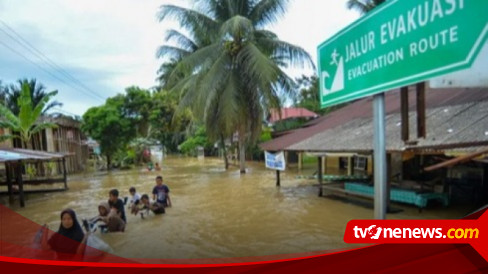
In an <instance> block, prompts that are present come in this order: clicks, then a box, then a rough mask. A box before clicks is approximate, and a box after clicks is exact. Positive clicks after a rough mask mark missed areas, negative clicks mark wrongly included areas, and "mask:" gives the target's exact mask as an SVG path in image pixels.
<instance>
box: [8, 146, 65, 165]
mask: <svg viewBox="0 0 488 274" xmlns="http://www.w3.org/2000/svg"><path fill="white" fill-rule="evenodd" d="M65 156H67V154H60V153H52V152H45V151H37V150H28V149H18V148H11V149H10V148H8V149H5V148H2V149H0V163H4V162H15V161H47V160H53V159H61V158H63V157H65Z"/></svg>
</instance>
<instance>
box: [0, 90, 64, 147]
mask: <svg viewBox="0 0 488 274" xmlns="http://www.w3.org/2000/svg"><path fill="white" fill-rule="evenodd" d="M57 93H58V92H57V91H52V92H50V93H48V94H45V95H44V96H43V97H42V98H40V99H39V100H38V102H33V101H32V97H31V91H30V87H29V85H28V84H27V83H24V84H23V85H22V90H21V93H20V95H19V97H18V100H17V107H18V109H19V113H18V114H17V115H16V114H14V113H13V112H12V111H11V110H10V109H8V108H7V107H5V106H4V105H0V117H4V119H3V120H0V128H8V129H10V130H11V131H12V132H18V133H19V138H20V139H21V140H22V142H23V143H25V144H26V145H27V148H31V144H30V140H31V136H32V135H33V134H36V133H38V132H40V131H42V130H43V129H46V128H53V127H56V125H55V124H52V123H38V122H37V120H38V118H39V117H40V115H41V113H42V110H43V109H44V108H45V106H46V104H47V103H48V102H49V100H50V99H51V98H52V97H54V96H55V95H56V94H57ZM10 138H16V136H14V135H2V138H1V139H10ZM0 141H2V140H0Z"/></svg>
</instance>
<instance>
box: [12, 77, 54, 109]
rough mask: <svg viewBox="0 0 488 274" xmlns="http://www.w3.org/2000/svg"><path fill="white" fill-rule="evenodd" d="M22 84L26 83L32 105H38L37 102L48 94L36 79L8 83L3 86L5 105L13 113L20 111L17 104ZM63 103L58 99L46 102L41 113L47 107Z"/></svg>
mask: <svg viewBox="0 0 488 274" xmlns="http://www.w3.org/2000/svg"><path fill="white" fill-rule="evenodd" d="M24 85H28V87H29V91H30V98H31V100H32V104H33V105H34V106H36V105H38V104H39V102H41V100H42V99H43V98H44V97H45V96H46V95H47V94H48V93H46V87H45V86H44V85H42V84H40V83H38V82H37V81H36V79H31V80H28V79H19V80H17V85H13V84H12V85H10V86H8V87H6V88H5V106H6V107H7V108H8V109H10V110H11V111H12V113H13V114H14V115H18V114H19V113H20V106H19V105H18V104H17V102H18V100H19V97H20V94H21V93H22V89H23V86H24ZM51 93H52V92H51ZM56 93H57V91H56ZM62 105H63V104H62V103H60V102H58V101H52V102H50V103H48V104H47V105H46V106H45V107H44V109H43V110H42V114H44V113H46V111H48V110H49V109H51V108H53V107H57V106H62Z"/></svg>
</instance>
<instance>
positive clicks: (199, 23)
mask: <svg viewBox="0 0 488 274" xmlns="http://www.w3.org/2000/svg"><path fill="white" fill-rule="evenodd" d="M158 18H159V21H160V22H161V21H163V20H164V19H167V18H171V19H175V20H177V21H178V22H179V23H180V26H181V27H182V28H186V29H187V30H188V31H194V29H197V28H202V29H206V30H207V31H208V32H209V33H211V32H212V30H215V29H217V27H218V24H217V23H216V22H215V21H214V20H213V19H212V18H210V17H208V16H207V15H205V14H203V13H200V12H198V11H196V10H192V9H186V8H183V7H179V6H175V5H163V6H161V8H160V11H159V14H158Z"/></svg>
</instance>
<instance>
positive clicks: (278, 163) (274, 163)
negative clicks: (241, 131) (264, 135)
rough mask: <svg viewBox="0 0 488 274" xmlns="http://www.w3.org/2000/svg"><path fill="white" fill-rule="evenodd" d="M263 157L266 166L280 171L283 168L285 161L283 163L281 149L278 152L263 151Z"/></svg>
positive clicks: (283, 158)
mask: <svg viewBox="0 0 488 274" xmlns="http://www.w3.org/2000/svg"><path fill="white" fill-rule="evenodd" d="M264 158H265V161H266V167H267V168H270V169H276V170H281V171H284V170H285V167H286V163H285V154H284V153H283V151H281V152H278V153H276V154H273V153H269V152H267V151H265V152H264Z"/></svg>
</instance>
